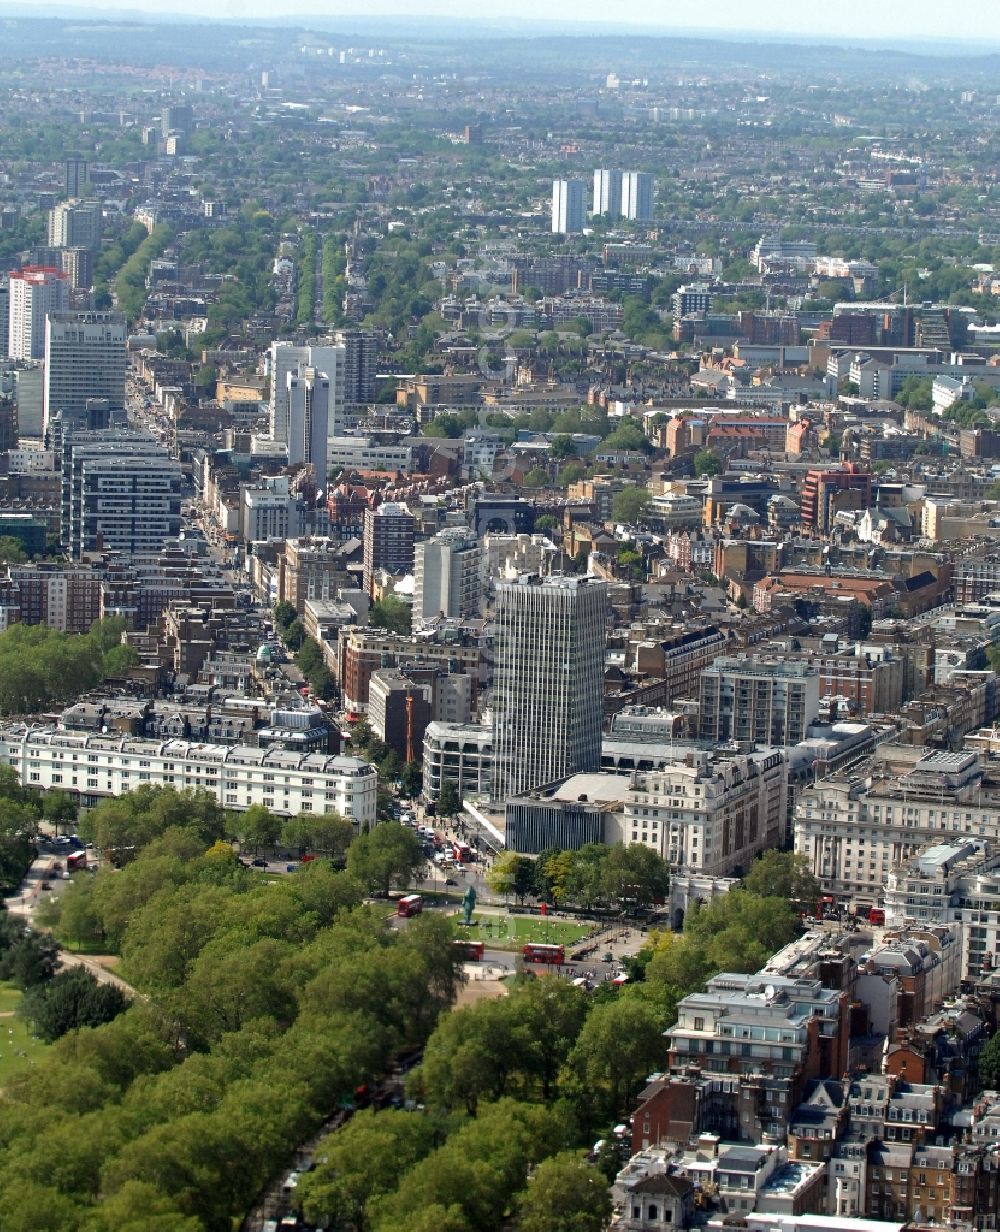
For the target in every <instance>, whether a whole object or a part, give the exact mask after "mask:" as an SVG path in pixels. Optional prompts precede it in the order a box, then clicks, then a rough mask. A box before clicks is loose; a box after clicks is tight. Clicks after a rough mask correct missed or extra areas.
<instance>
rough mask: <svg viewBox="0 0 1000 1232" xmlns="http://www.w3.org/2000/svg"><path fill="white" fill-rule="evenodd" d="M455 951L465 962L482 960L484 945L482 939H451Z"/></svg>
mask: <svg viewBox="0 0 1000 1232" xmlns="http://www.w3.org/2000/svg"><path fill="white" fill-rule="evenodd" d="M452 945H453V946H454V947H455V953H456V954H460V955H461V956H462V957H463V958H464V959H465V961H466V962H482V961H483V952H484V951H485V949H486V947H485V945H484V944H483V942H482V941H463V940H461V939H459V940H458V941H453V942H452Z"/></svg>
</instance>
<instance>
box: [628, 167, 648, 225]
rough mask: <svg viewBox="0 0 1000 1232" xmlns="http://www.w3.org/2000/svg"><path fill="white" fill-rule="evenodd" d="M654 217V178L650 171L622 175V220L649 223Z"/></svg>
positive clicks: (630, 172)
mask: <svg viewBox="0 0 1000 1232" xmlns="http://www.w3.org/2000/svg"><path fill="white" fill-rule="evenodd" d="M652 217H653V177H652V176H651V175H650V173H649V172H648V171H625V172H623V173H622V218H627V219H628V220H629V221H630V222H649V221H650V220H651V219H652Z"/></svg>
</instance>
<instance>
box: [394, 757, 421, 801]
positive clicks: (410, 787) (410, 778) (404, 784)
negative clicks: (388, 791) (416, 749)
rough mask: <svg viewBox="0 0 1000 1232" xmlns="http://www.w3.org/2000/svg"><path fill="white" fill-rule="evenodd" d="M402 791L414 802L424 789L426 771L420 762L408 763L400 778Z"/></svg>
mask: <svg viewBox="0 0 1000 1232" xmlns="http://www.w3.org/2000/svg"><path fill="white" fill-rule="evenodd" d="M399 784H400V790H401V791H402V793H403V795H404V796H406V797H407V798H408V799H410V800H412V799H413V798H414V797H415V796H419V795H420V793H421V791H422V790H423V787H424V770H423V767H422V766H421V764H420V762H419V761H408V762H407V763H406V765H405V766H404V767H403V770H402V773H401V774H400V776H399Z"/></svg>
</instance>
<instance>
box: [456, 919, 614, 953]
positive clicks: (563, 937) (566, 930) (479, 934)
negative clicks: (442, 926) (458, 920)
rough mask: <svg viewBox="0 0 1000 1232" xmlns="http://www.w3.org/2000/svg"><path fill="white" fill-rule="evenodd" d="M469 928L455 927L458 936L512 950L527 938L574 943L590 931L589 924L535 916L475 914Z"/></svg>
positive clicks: (563, 943)
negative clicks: (457, 930)
mask: <svg viewBox="0 0 1000 1232" xmlns="http://www.w3.org/2000/svg"><path fill="white" fill-rule="evenodd" d="M473 919H474V923H473V925H472V927H471V928H461V927H460V928H459V936H461V937H468V938H469V939H470V940H472V941H485V942H487V943H488V944H491V945H493V946H495V947H497V948H498V949H513V948H514V947H515V946H518V945H524V943H525V942H527V941H533V942H536V943H544V942H551V944H552V945H560V944H561V945H575V944H576V942H577V941H579V940H580V939H581V938H582V937H587V936H589V935H590V933H591V932H592V931H593V928H594V926H593V925H591V924H575V923H573V922H572V921H570V920H551V919H546V918H545V917H543V916H537V915H477V916H474V917H473Z"/></svg>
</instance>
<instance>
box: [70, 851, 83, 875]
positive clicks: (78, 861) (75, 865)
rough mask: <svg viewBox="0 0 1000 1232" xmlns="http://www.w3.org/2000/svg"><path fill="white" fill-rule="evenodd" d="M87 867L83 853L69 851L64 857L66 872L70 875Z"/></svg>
mask: <svg viewBox="0 0 1000 1232" xmlns="http://www.w3.org/2000/svg"><path fill="white" fill-rule="evenodd" d="M86 867H87V853H86V852H85V851H71V852H70V853H69V855H68V856H67V857H66V870H67V872H70V873H75V872H76V871H77V870H78V869H81V868H86Z"/></svg>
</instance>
